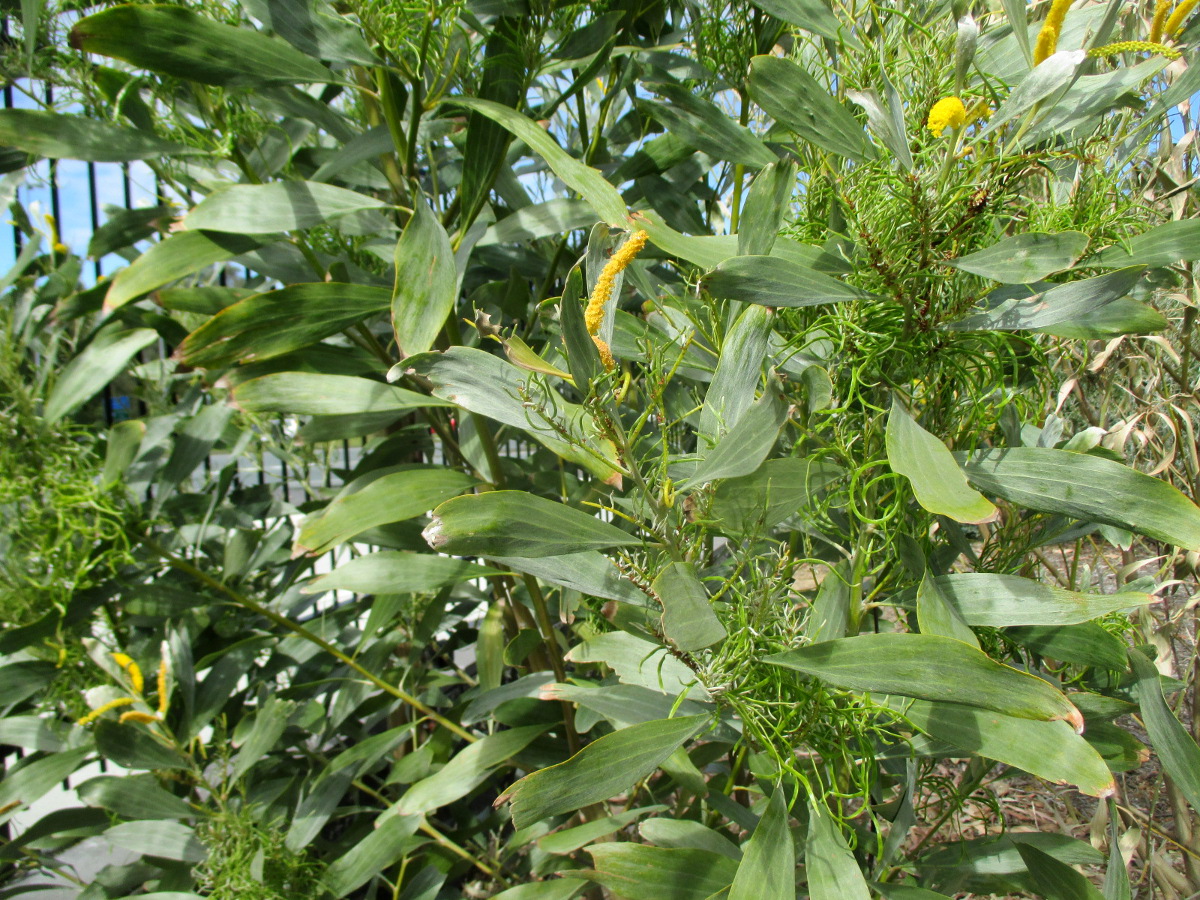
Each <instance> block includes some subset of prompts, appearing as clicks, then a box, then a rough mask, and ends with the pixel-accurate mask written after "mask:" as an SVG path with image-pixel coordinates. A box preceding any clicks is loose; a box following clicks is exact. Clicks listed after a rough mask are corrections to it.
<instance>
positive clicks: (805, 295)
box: [704, 256, 872, 307]
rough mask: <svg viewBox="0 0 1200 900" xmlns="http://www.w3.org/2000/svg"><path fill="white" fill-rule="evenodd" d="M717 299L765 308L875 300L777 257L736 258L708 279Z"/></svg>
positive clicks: (843, 284) (708, 283) (836, 281)
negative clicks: (721, 298)
mask: <svg viewBox="0 0 1200 900" xmlns="http://www.w3.org/2000/svg"><path fill="white" fill-rule="evenodd" d="M704 286H705V287H706V288H707V289H708V291H709V293H711V294H712V295H713V296H714V297H723V298H727V299H730V300H741V301H743V302H746V303H761V304H762V305H763V306H773V307H777V306H816V305H819V304H822V303H841V302H843V301H846V300H863V299H870V298H871V297H872V295H871V294H869V293H868V292H866V291H861V290H859V289H858V288H856V287H852V286H850V285H848V284H846V283H845V282H842V281H838V280H837V279H836V278H830V277H829V276H828V275H826V274H824V273H823V272H818V271H817V270H816V269H809V268H806V267H805V266H802V265H799V264H798V263H795V262H792V261H791V260H788V259H781V258H779V257H776V256H735V257H733V258H731V259H727V260H725V261H724V262H722V263H721V264H720V265H719V266H717V268H716V269H715V270H714V271H713V272H710V273H709V274H708V275H707V276H706V277H705V279H704Z"/></svg>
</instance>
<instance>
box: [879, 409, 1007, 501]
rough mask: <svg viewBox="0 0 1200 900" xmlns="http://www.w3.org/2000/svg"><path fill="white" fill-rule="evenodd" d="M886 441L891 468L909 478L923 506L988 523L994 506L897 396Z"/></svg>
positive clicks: (889, 419) (944, 446)
mask: <svg viewBox="0 0 1200 900" xmlns="http://www.w3.org/2000/svg"><path fill="white" fill-rule="evenodd" d="M885 442H886V444H887V455H888V462H889V463H891V466H892V470H893V471H894V472H896V473H897V474H900V475H903V476H904V477H905V478H907V479H908V480H909V482H910V483H911V484H912V488H913V493H914V494H916V496H917V502H918V503H920V504H921V506H923V507H924V508H925V509H927V510H929V511H930V512H932V513H936V514H938V515H943V516H949V517H950V518H951V519H954V520H956V521H958V522H971V523H979V522H989V521H991V520H992V519H994V518H995V517H996V515H997V513H996V507H995V506H993V505H992V504H991V502H990V501H989V500H988V499H987V498H986V497H985V496H983V494H981V493H979V492H978V491H976V490H973V489H972V488H971V486H970V485H968V484H967V477H966V476H965V475H964V474H963V471H962V469H961V468H959V466H958V463H956V462H955V461H954V456H953V455H952V454H951V453H950V451H949V450H947V449H946V445H945V444H943V443H942V442H941V441H940V440H938V439H937V438H936V437H934V436H933V435H932V434H930V433H929V432H928V431H926V430H925V429H924V428H922V427H921V426H920V425H918V424H917V422H916V420H915V419H914V418H913V417H912V416H910V415H909V414H908V411H907V410H906V409H905V408H904V406H903V405H902V404H901V403H900V398H899V397H896V396H893V397H892V412H891V415H889V416H888V422H887V434H886V436H885Z"/></svg>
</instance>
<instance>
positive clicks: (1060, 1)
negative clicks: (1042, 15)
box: [1033, 0, 1071, 66]
mask: <svg viewBox="0 0 1200 900" xmlns="http://www.w3.org/2000/svg"><path fill="white" fill-rule="evenodd" d="M1070 8H1071V0H1053V2H1052V3H1051V4H1050V12H1048V13H1047V14H1046V21H1045V22H1043V23H1042V30H1041V31H1039V32H1038V36H1037V43H1036V44H1034V47H1033V64H1034V65H1035V66H1036V65H1040V64H1041V63H1043V62H1045V61H1046V60H1047V59H1049V58H1050V57H1051V56H1053V55H1054V51H1055V50H1056V49H1058V35H1059V33H1060V32H1062V26H1063V19H1065V18H1066V17H1067V10H1068V9H1070Z"/></svg>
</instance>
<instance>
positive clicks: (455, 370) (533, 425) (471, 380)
mask: <svg viewBox="0 0 1200 900" xmlns="http://www.w3.org/2000/svg"><path fill="white" fill-rule="evenodd" d="M405 371H412V372H416V373H417V374H419V375H423V376H425V377H426V378H428V379H429V381H430V383H431V386H430V390H431V391H432V392H433V394H434V396H437V397H443V398H445V399H446V400H448V401H450V402H452V403H454V404H456V405H457V406H461V407H462V408H463V409H466V410H470V411H471V412H473V413H479V415H481V416H487V417H488V418H489V419H495V420H496V421H497V422H502V423H503V424H505V425H509V426H511V427H513V428H516V429H519V430H521V431H523V432H525V433H527V434H529V435H532V436H533V438H534V440H536V441H537V442H538V443H540V444H542V445H543V446H544V447H546V448H547V449H549V450H550V451H551V452H552V453H555V454H557V455H558V456H561V457H562V458H563V459H565V460H567V461H569V462H573V463H576V464H577V465H580V466H582V467H583V468H585V469H587V470H588V471H589V472H591V473H592V474H594V475H596V476H597V477H598V478H600V479H601V480H602V481H604V483H605V484H611V485H616V486H620V483H621V473H620V471H619V470H618V468H617V462H616V448H615V447H614V446H613V444H612V442H611V441H608V440H603V439H599V438H596V437H594V434H595V431H596V429H595V425H594V423H593V420H592V417H591V415H590V414H589V413H588V412H587V411H586V410H585V409H584V408H583V407H582V406H579V405H577V404H574V403H569V402H567V401H566V400H564V399H562V397H561V396H559V395H558V394H554V395H553V396H552V395H551V394H549V393H547V390H546V389H545V388H543V387H542V386H541V384H540V383H539V381H538V380H537V379H534V378H532V377H531V376H530V375H529V373H528V372H526V371H524V370H522V369H520V368H518V367H517V366H514V365H512V364H511V363H508V362H506V361H505V360H503V359H501V358H500V357H498V356H494V355H492V354H491V353H486V352H484V351H483V350H477V349H475V348H473V347H451V348H450V349H449V350H447V351H445V352H444V353H422V354H420V355H419V356H416V357H410V358H409V359H407V360H405V361H404V362H403V363H400V364H399V365H398V366H394V367H393V368H392V371H391V372H389V373H388V377H389V378H392V377H393V376H394V375H396V374H398V373H402V372H405ZM531 406H532V407H533V408H531ZM535 410H536V411H535ZM543 415H544V416H551V417H553V420H554V424H553V425H551V424H550V423H547V422H546V421H545V420H544V419H543V418H542V416H543ZM560 429H561V432H566V433H567V434H569V435H571V438H572V440H571V441H566V440H564V439H563V437H562V434H561V432H560ZM580 445H585V446H580ZM606 460H611V461H612V462H611V464H610V463H609V462H606ZM514 555H516V554H514Z"/></svg>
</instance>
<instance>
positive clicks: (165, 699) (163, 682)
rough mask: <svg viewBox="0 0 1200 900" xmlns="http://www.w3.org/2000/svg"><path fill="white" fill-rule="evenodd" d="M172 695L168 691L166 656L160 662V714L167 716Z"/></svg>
mask: <svg viewBox="0 0 1200 900" xmlns="http://www.w3.org/2000/svg"><path fill="white" fill-rule="evenodd" d="M170 701H171V695H170V694H169V693H167V658H166V657H165V656H164V657H163V658H162V662H160V663H159V664H158V714H159V715H160V716H165V715H166V714H167V707H168V705H169V704H170Z"/></svg>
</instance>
